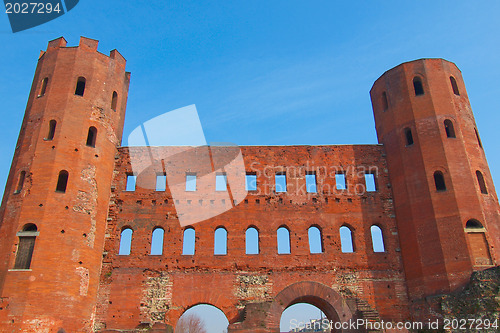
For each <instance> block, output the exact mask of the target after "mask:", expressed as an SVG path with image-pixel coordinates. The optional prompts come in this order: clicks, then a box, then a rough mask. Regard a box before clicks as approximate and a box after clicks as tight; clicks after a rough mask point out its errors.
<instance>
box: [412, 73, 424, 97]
mask: <svg viewBox="0 0 500 333" xmlns="http://www.w3.org/2000/svg"><path fill="white" fill-rule="evenodd" d="M413 89H414V90H415V96H420V95H423V94H424V86H423V84H422V79H421V78H419V77H418V76H415V77H414V78H413Z"/></svg>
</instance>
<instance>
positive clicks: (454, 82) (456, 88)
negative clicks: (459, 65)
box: [450, 76, 460, 96]
mask: <svg viewBox="0 0 500 333" xmlns="http://www.w3.org/2000/svg"><path fill="white" fill-rule="evenodd" d="M450 83H451V88H452V89H453V93H454V94H455V95H457V96H460V91H459V90H458V86H457V81H456V80H455V78H454V77H453V76H450Z"/></svg>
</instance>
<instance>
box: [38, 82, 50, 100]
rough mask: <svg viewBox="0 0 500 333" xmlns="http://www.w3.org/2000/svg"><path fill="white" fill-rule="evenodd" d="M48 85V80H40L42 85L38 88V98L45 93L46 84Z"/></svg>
mask: <svg viewBox="0 0 500 333" xmlns="http://www.w3.org/2000/svg"><path fill="white" fill-rule="evenodd" d="M48 83H49V78H48V77H46V78H44V79H43V80H42V85H41V87H40V93H39V94H38V97H42V96H43V95H45V91H46V90H47V84H48Z"/></svg>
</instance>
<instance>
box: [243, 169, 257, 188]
mask: <svg viewBox="0 0 500 333" xmlns="http://www.w3.org/2000/svg"><path fill="white" fill-rule="evenodd" d="M245 189H246V190H247V191H257V175H256V174H254V173H247V174H246V175H245Z"/></svg>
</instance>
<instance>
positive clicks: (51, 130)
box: [47, 119, 57, 140]
mask: <svg viewBox="0 0 500 333" xmlns="http://www.w3.org/2000/svg"><path fill="white" fill-rule="evenodd" d="M56 125H57V122H56V121H55V120H54V119H52V120H51V121H49V133H48V134H47V140H52V139H54V135H55V134H56Z"/></svg>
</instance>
